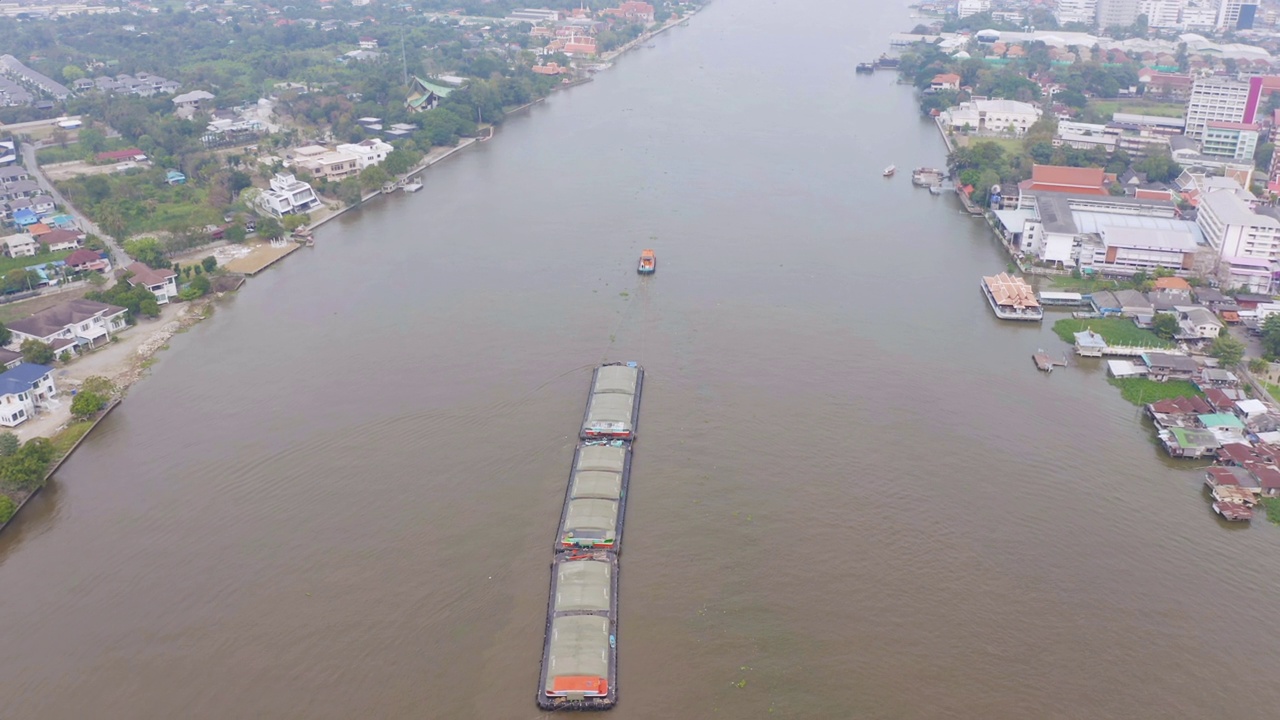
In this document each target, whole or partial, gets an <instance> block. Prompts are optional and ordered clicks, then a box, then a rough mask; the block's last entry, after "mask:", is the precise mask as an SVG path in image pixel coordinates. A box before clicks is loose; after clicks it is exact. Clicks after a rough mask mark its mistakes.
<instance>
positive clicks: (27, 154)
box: [22, 142, 133, 268]
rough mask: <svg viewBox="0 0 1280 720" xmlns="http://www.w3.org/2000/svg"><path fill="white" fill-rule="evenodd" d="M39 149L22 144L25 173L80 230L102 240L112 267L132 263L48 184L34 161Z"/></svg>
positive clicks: (33, 144) (26, 143) (95, 225)
mask: <svg viewBox="0 0 1280 720" xmlns="http://www.w3.org/2000/svg"><path fill="white" fill-rule="evenodd" d="M39 147H40V145H39V143H30V142H24V143H22V164H23V165H26V166H27V171H28V172H30V173H31V176H32V177H33V178H35V180H36V182H37V183H39V184H40V187H41V188H43V189H44V191H45V192H47V193H49V195H51V196H52V197H53V201H54V202H56V203H58V205H60V206H62V207H63V208H64V209H65V210H66V212H68V213H70V214H71V216H72V217H74V218H75V219H76V222H77V223H78V224H79V225H80V229H82V230H84V231H85V232H89V233H93V234H94V235H97V236H98V237H100V238H102V241H103V242H104V243H106V244H107V248H108V249H109V250H110V251H111V264H112V265H114V266H115V267H118V268H123V267H126V266H128V265H129V263H131V262H133V260H132V258H130V257H129V256H128V255H127V254H125V251H124V249H123V248H121V247H120V244H119V243H118V242H116V239H115V238H114V237H112V236H110V235H108V234H107V233H105V232H103V231H102V228H100V227H98V226H97V224H95V223H94V222H93V221H92V220H90V219H89V218H87V217H85V216H84V213H81V212H80V211H79V210H78V209H76V207H75V206H74V205H72V204H71V203H69V202H67V199H66V198H64V197H63V196H62V193H60V192H58V188H56V187H54V186H53V183H51V182H49V179H48V178H47V177H45V175H44V173H43V172H41V171H40V164H39V163H38V162H37V161H36V150H38V149H39Z"/></svg>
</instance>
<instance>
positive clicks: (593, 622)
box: [537, 362, 644, 710]
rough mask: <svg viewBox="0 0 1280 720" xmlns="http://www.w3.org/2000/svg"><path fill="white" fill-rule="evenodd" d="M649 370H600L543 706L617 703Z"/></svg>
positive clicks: (571, 503) (551, 613) (577, 477)
mask: <svg viewBox="0 0 1280 720" xmlns="http://www.w3.org/2000/svg"><path fill="white" fill-rule="evenodd" d="M643 385H644V369H643V368H641V367H640V366H639V365H637V364H636V363H633V362H629V363H609V364H606V365H601V366H599V367H597V368H596V369H595V372H594V373H593V374H592V376H591V390H590V391H589V392H588V393H587V406H586V409H585V410H584V411H583V415H582V426H581V428H580V430H579V433H578V435H579V439H580V441H581V442H580V443H579V444H578V447H577V448H576V449H575V450H574V453H573V464H572V465H571V466H570V469H569V485H568V487H567V488H566V489H565V495H564V507H563V508H562V509H561V510H560V525H559V527H558V528H557V529H556V539H555V543H554V544H553V547H554V549H553V551H552V559H551V594H550V596H549V598H548V600H547V621H546V628H545V631H544V632H545V636H544V640H543V646H542V672H541V674H540V676H539V683H538V696H537V701H538V707H540V708H542V709H543V710H608V709H609V708H611V707H613V706H614V704H615V703H617V702H618V555H619V553H620V552H621V549H622V526H623V521H624V520H625V518H626V512H627V493H628V486H629V485H630V481H631V455H632V442H633V441H634V440H635V436H636V425H637V423H638V422H639V419H640V391H641V389H642V387H643Z"/></svg>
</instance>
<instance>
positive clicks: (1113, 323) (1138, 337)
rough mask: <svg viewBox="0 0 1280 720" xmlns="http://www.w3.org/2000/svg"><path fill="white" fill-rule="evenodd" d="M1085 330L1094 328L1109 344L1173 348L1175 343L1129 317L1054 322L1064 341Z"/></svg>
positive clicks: (1070, 340)
mask: <svg viewBox="0 0 1280 720" xmlns="http://www.w3.org/2000/svg"><path fill="white" fill-rule="evenodd" d="M1084 330H1093V331H1094V332H1096V333H1098V334H1099V335H1101V336H1102V339H1103V340H1106V341H1107V344H1108V345H1127V346H1130V347H1134V346H1137V347H1149V348H1155V349H1159V348H1171V347H1173V345H1172V344H1171V343H1169V342H1167V341H1165V340H1163V339H1161V338H1160V337H1159V336H1157V335H1156V334H1155V333H1153V332H1151V331H1150V330H1144V329H1142V328H1140V327H1138V326H1137V325H1134V324H1133V321H1132V320H1130V319H1129V318H1093V319H1091V320H1077V319H1075V318H1063V319H1062V320H1059V321H1057V322H1055V323H1054V324H1053V331H1054V332H1055V333H1057V335H1058V337H1060V338H1062V341H1063V342H1069V343H1074V342H1075V341H1076V338H1075V334H1076V333H1078V332H1083V331H1084Z"/></svg>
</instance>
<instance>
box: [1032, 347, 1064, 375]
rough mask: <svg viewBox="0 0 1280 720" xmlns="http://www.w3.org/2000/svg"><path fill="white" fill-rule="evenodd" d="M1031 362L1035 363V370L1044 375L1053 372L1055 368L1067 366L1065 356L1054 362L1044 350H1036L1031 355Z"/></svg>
mask: <svg viewBox="0 0 1280 720" xmlns="http://www.w3.org/2000/svg"><path fill="white" fill-rule="evenodd" d="M1031 360H1032V361H1034V362H1035V364H1036V369H1038V370H1041V371H1043V372H1046V373H1051V372H1053V369H1054V368H1055V367H1066V366H1067V358H1066V357H1065V356H1064V357H1063V358H1062V359H1061V360H1054V359H1053V358H1052V357H1050V356H1049V353H1047V352H1045V351H1044V350H1038V351H1036V352H1034V353H1031Z"/></svg>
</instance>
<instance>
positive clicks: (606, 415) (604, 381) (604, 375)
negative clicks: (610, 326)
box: [578, 362, 644, 440]
mask: <svg viewBox="0 0 1280 720" xmlns="http://www.w3.org/2000/svg"><path fill="white" fill-rule="evenodd" d="M643 385H644V370H642V369H641V368H640V366H639V365H637V364H635V363H633V362H631V363H611V364H609V365H601V366H600V367H598V368H596V371H595V374H594V375H593V376H592V378H591V393H590V394H589V395H588V396H587V408H586V410H585V411H584V412H583V415H582V430H581V432H580V433H579V434H578V437H580V438H581V439H583V440H597V439H601V438H609V439H613V438H616V439H619V440H632V439H634V438H635V434H636V424H637V422H638V421H639V419H640V390H641V388H642V386H643Z"/></svg>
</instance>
